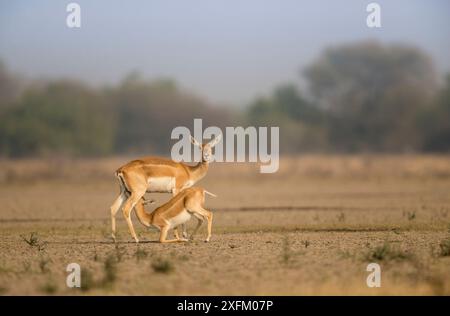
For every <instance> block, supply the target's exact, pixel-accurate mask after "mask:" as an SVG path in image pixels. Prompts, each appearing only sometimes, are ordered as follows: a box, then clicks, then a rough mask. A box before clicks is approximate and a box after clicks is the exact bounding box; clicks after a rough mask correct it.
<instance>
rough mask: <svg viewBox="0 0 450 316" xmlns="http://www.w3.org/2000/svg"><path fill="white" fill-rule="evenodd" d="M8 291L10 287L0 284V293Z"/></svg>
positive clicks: (3, 293)
mask: <svg viewBox="0 0 450 316" xmlns="http://www.w3.org/2000/svg"><path fill="white" fill-rule="evenodd" d="M7 292H8V288H6V287H4V286H0V295H5V294H6V293H7Z"/></svg>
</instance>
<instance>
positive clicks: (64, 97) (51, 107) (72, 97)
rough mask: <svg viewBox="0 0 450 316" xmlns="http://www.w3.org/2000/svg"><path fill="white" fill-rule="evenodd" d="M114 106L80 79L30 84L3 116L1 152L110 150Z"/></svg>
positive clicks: (0, 122)
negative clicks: (30, 86)
mask: <svg viewBox="0 0 450 316" xmlns="http://www.w3.org/2000/svg"><path fill="white" fill-rule="evenodd" d="M110 110H111V109H110V108H109V107H107V106H106V104H105V100H104V98H103V97H102V95H101V94H99V93H97V92H95V91H93V90H91V89H88V88H87V87H85V86H83V85H81V84H79V83H76V82H69V81H64V82H55V83H50V84H48V85H47V86H45V87H44V88H42V89H29V90H27V91H26V92H25V93H24V95H23V97H22V98H21V100H20V101H19V103H18V104H17V105H15V106H14V107H10V108H8V110H7V111H5V112H4V113H3V114H2V115H1V117H0V153H1V154H2V155H4V156H5V155H6V156H12V157H20V156H30V155H45V154H48V153H52V154H53V153H62V154H69V155H98V154H107V153H110V152H111V150H112V145H113V137H114V134H113V130H114V128H115V121H114V114H113V113H112V112H111V111H110Z"/></svg>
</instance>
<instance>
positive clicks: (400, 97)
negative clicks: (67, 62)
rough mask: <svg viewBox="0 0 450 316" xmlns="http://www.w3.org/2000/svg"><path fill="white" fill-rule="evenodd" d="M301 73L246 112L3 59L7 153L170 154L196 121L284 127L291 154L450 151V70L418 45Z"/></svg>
mask: <svg viewBox="0 0 450 316" xmlns="http://www.w3.org/2000/svg"><path fill="white" fill-rule="evenodd" d="M293 66H295V65H293ZM299 76H300V77H301V78H302V79H303V80H304V81H305V83H306V84H305V85H303V86H302V85H300V84H299V82H291V83H286V84H283V85H280V86H279V87H274V91H273V92H268V93H267V95H266V96H263V97H258V98H256V99H255V100H254V101H253V102H251V103H250V104H249V105H248V106H247V107H245V108H237V107H232V106H229V107H228V106H227V107H225V106H222V107H219V106H217V105H213V104H210V103H209V102H208V101H207V100H205V99H202V98H201V97H199V96H196V95H194V94H192V93H189V92H188V91H185V90H183V89H180V88H179V87H178V86H177V84H176V83H175V82H174V81H172V80H169V79H160V80H152V81H149V80H146V79H143V78H141V77H140V76H139V74H138V73H131V74H130V75H129V76H127V77H126V78H124V79H123V80H122V82H121V83H120V84H118V85H117V86H109V87H102V88H93V87H90V86H87V85H86V84H84V83H82V82H77V81H72V80H56V81H51V82H48V81H43V80H33V81H29V80H25V79H23V78H20V77H19V76H17V75H15V74H12V73H10V72H9V71H8V68H7V67H6V65H4V64H2V63H0V156H2V157H28V156H46V155H55V154H59V155H68V156H75V157H76V156H101V155H109V154H129V153H133V154H144V153H146V154H165V155H167V154H168V153H169V150H170V146H171V144H172V142H171V141H170V133H171V131H172V129H173V128H174V127H176V126H180V125H183V126H187V127H188V128H191V127H192V125H193V119H194V118H202V119H203V124H204V127H206V126H209V125H215V126H219V127H221V128H223V127H225V126H239V125H244V126H245V125H254V126H280V138H281V139H280V142H281V151H282V153H299V152H448V151H449V150H450V75H449V76H447V78H440V77H439V76H438V75H437V72H436V71H435V67H434V65H433V61H432V60H431V58H430V57H429V56H428V55H427V54H426V53H425V52H423V51H421V50H420V49H418V48H414V47H409V46H406V45H386V44H381V43H379V42H374V41H363V42H358V43H351V44H344V45H338V46H335V47H330V48H328V49H326V50H325V51H324V52H323V53H322V54H321V55H320V56H318V58H317V59H316V60H315V61H314V62H313V63H312V64H311V65H309V66H308V67H307V68H306V69H303V70H302V71H301V72H300V73H299ZM299 79H300V78H299Z"/></svg>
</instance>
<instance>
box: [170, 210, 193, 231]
mask: <svg viewBox="0 0 450 316" xmlns="http://www.w3.org/2000/svg"><path fill="white" fill-rule="evenodd" d="M190 219H191V214H189V212H188V211H186V210H184V211H183V212H181V213H180V214H178V215H177V216H175V217H172V218H171V219H169V220H168V222H169V224H170V227H171V228H173V227H176V226H178V225H181V224H183V223H186V222H187V221H188V220H190Z"/></svg>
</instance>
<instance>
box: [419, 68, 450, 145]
mask: <svg viewBox="0 0 450 316" xmlns="http://www.w3.org/2000/svg"><path fill="white" fill-rule="evenodd" d="M419 126H420V128H421V130H422V131H423V133H424V138H425V140H424V145H423V150H425V151H434V152H444V151H445V152H449V151H450V74H449V75H447V78H446V82H445V85H444V87H443V88H442V89H441V90H440V91H439V93H438V95H437V97H436V100H435V102H434V103H433V105H432V107H430V108H427V109H426V110H424V111H423V112H422V113H421V115H420V117H419Z"/></svg>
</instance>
